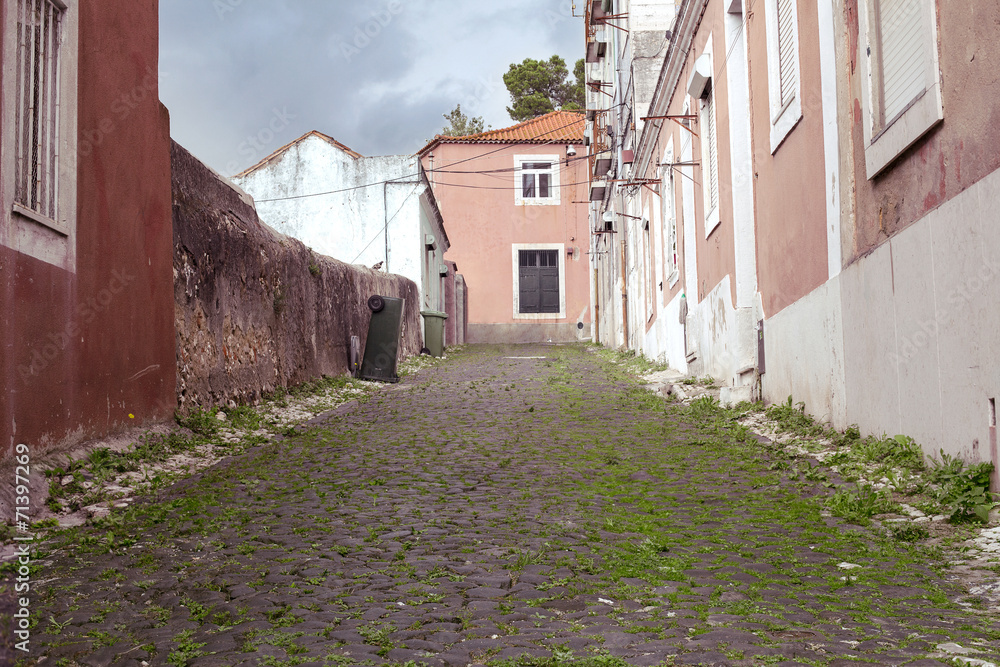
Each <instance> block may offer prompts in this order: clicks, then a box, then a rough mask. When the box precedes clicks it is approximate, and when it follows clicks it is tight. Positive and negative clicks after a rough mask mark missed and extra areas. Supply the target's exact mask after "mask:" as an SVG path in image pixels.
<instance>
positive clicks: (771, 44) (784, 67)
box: [764, 0, 802, 153]
mask: <svg viewBox="0 0 1000 667" xmlns="http://www.w3.org/2000/svg"><path fill="white" fill-rule="evenodd" d="M796 2H797V0H766V3H767V4H766V5H765V10H764V11H765V12H766V31H767V81H768V97H769V99H770V105H771V152H772V153H774V152H775V151H776V150H778V146H780V145H781V142H782V141H784V140H785V137H787V136H788V133H789V132H791V131H792V128H793V127H795V125H796V124H797V123H798V122H799V120H801V119H802V90H801V86H800V77H799V18H798V9H797V6H796Z"/></svg>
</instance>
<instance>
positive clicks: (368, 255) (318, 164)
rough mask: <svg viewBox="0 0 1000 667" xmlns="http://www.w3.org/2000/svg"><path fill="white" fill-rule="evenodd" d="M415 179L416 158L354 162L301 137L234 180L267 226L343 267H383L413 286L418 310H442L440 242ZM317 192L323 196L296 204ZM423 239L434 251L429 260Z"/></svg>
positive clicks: (443, 245)
mask: <svg viewBox="0 0 1000 667" xmlns="http://www.w3.org/2000/svg"><path fill="white" fill-rule="evenodd" d="M420 174H421V169H420V162H419V160H418V159H417V157H415V156H409V155H390V156H382V157H359V158H355V157H353V156H352V155H350V154H348V153H346V152H344V151H343V150H341V149H340V148H338V147H337V146H335V145H333V144H331V143H330V142H329V141H327V140H325V139H323V138H322V137H320V136H317V135H308V136H306V137H305V138H303V139H302V140H300V141H298V142H296V143H293V144H292V145H290V146H289V147H288V148H287V149H285V150H284V152H282V153H280V154H278V155H275V156H274V157H273V158H272V159H271V160H270V161H269V162H267V163H265V164H264V165H263V166H261V167H260V168H258V169H256V170H254V171H253V172H251V173H249V174H247V175H246V176H243V177H237V178H234V179H233V181H234V182H235V183H236V184H237V185H239V186H240V187H242V188H243V189H244V190H246V191H247V192H248V193H249V194H250V195H251V196H252V197H253V198H254V200H255V201H256V206H257V211H258V213H259V215H260V218H261V220H263V221H264V222H266V223H267V224H269V225H270V226H271V227H274V228H275V229H277V230H278V231H280V232H282V233H284V234H287V235H289V236H293V237H295V238H297V239H299V240H300V241H302V242H303V243H305V244H306V245H307V246H309V247H311V248H312V249H313V250H315V251H316V252H317V253H320V254H323V255H328V256H330V257H334V258H336V259H339V260H341V261H344V262H348V263H350V264H362V265H365V266H374V265H375V264H377V263H378V262H383V267H382V268H383V269H384V270H386V271H388V272H390V273H396V274H399V275H402V276H405V277H407V278H409V279H410V280H412V281H414V282H415V283H416V284H417V286H418V288H419V290H420V293H421V298H422V302H421V304H420V305H421V308H422V309H431V310H443V309H444V301H443V295H442V292H441V287H440V280H439V278H440V276H439V275H438V266H440V264H442V263H443V259H444V252H445V251H446V250H447V241H446V236H445V233H444V229H443V227H442V225H441V223H440V221H439V220H438V219H437V217H436V215H435V213H434V209H433V207H432V205H431V203H430V201H431V200H430V198H431V197H432V196H433V195H432V194H431V191H430V189H429V188H428V187H427V184H426V182H425V181H423V180H422V178H421V175H420ZM387 181H389V182H387ZM319 193H330V194H322V195H320V196H309V197H301V195H317V194H319ZM288 197H293V198H292V199H284V198H288ZM269 200H279V201H269ZM427 234H430V235H432V236H434V237H435V239H436V245H437V250H435V251H434V252H433V253H431V254H430V255H429V254H428V253H426V252H425V245H424V237H425V235H427Z"/></svg>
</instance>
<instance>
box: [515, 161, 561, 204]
mask: <svg viewBox="0 0 1000 667" xmlns="http://www.w3.org/2000/svg"><path fill="white" fill-rule="evenodd" d="M533 162H548V163H550V164H551V165H552V168H551V170H550V171H548V172H542V171H541V170H525V169H524V165H525V164H529V163H533ZM525 171H527V172H528V173H532V172H534V173H548V174H550V178H549V196H548V197H525V196H524V193H523V191H522V187H523V185H522V184H523V179H522V176H523V175H524V173H525ZM559 171H560V161H559V156H558V155H515V156H514V203H515V204H517V205H518V206H558V205H559V201H560V200H559Z"/></svg>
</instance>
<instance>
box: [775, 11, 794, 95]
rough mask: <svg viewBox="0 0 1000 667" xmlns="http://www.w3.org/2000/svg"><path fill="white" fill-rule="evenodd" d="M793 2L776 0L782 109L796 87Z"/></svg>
mask: <svg viewBox="0 0 1000 667" xmlns="http://www.w3.org/2000/svg"><path fill="white" fill-rule="evenodd" d="M794 2H795V0H778V77H779V80H780V88H781V106H782V107H784V106H785V105H786V104H788V103H789V102H791V101H792V99H793V98H794V97H795V89H796V87H797V86H798V68H797V67H796V59H797V57H798V54H796V53H795V12H794V9H795V7H794V5H793V3H794Z"/></svg>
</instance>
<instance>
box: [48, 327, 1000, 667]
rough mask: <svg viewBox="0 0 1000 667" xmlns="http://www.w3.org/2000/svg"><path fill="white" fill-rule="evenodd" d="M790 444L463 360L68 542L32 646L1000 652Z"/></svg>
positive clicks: (286, 656) (627, 390) (921, 657)
mask: <svg viewBox="0 0 1000 667" xmlns="http://www.w3.org/2000/svg"><path fill="white" fill-rule="evenodd" d="M514 357H517V358H514ZM529 357H544V358H541V359H539V358H529ZM772 454H773V450H771V449H769V448H768V446H767V444H766V443H760V442H758V441H757V439H755V438H754V437H752V436H751V434H750V433H749V432H748V431H746V430H745V429H743V428H742V427H740V426H738V425H736V424H734V423H733V422H732V420H729V419H726V418H724V417H720V413H719V412H718V411H716V410H713V409H711V408H710V407H709V406H705V405H700V406H699V405H696V406H695V407H694V408H682V407H678V406H673V405H671V404H668V403H666V402H664V401H663V399H661V398H658V397H655V396H653V395H651V394H647V393H645V392H644V391H642V390H641V389H640V388H639V386H638V384H637V383H636V382H635V381H634V380H632V379H631V378H628V377H626V376H625V375H624V374H622V373H621V372H619V371H618V370H617V368H616V367H615V366H613V365H611V364H608V363H606V362H603V361H601V360H600V358H599V357H597V356H596V355H595V354H593V353H592V352H591V351H588V350H587V349H585V348H583V347H577V346H527V347H510V348H500V347H469V348H466V350H464V351H462V352H460V353H457V354H453V355H451V357H450V358H449V359H448V360H446V361H445V362H443V363H442V364H441V365H439V366H437V367H435V368H432V369H427V370H424V371H421V372H420V373H418V374H417V375H415V376H412V377H410V378H407V379H406V381H404V382H403V383H401V384H400V385H398V386H396V387H393V388H391V389H388V390H386V391H384V392H382V393H380V394H377V395H375V396H374V397H372V398H371V399H369V400H368V401H367V402H365V403H362V404H350V405H347V406H344V407H342V408H340V409H339V410H338V411H336V412H335V413H333V414H331V415H327V416H325V417H323V418H320V419H318V420H314V421H313V422H311V423H310V424H309V425H308V427H307V428H306V429H304V431H303V432H302V433H301V434H300V435H297V436H293V437H290V438H288V439H285V440H283V441H280V442H279V443H277V444H275V445H267V446H263V447H261V448H258V449H256V450H254V451H252V452H249V453H247V454H245V455H243V456H241V457H239V458H237V459H233V460H229V461H227V462H224V463H222V464H220V465H218V466H216V467H214V468H212V469H209V470H207V471H204V472H202V473H200V474H198V475H196V476H195V477H193V478H191V479H189V480H188V481H186V482H183V483H181V484H178V485H176V486H175V487H173V488H172V489H171V490H170V491H169V492H168V493H166V494H165V495H164V496H163V497H159V498H154V499H150V500H149V501H147V502H144V503H140V504H138V505H137V506H134V507H133V508H130V509H129V510H127V511H125V512H123V513H120V514H115V515H113V516H112V517H111V518H110V519H106V520H104V521H103V522H102V523H101V524H100V525H99V526H96V527H88V528H84V529H80V530H75V531H72V532H71V533H67V534H66V536H65V538H64V539H66V540H68V541H70V542H71V544H67V545H65V546H63V547H60V548H59V549H58V550H56V551H55V552H54V554H53V555H52V556H51V557H49V558H48V560H47V561H46V562H45V563H44V565H43V566H42V567H41V568H40V570H39V571H38V572H36V573H35V575H34V576H35V577H36V578H37V579H38V583H37V584H36V588H35V590H36V591H37V593H36V594H38V595H43V596H45V597H46V599H45V600H44V601H40V602H39V603H38V606H36V608H34V609H33V612H34V613H35V616H36V618H41V619H44V620H41V621H40V622H39V624H38V625H37V627H36V628H35V629H34V636H33V638H32V655H33V656H36V658H37V656H40V655H45V656H47V657H46V659H45V660H44V661H39V662H40V663H41V664H46V665H51V664H64V665H71V664H79V665H122V666H125V665H128V666H130V667H132V666H136V667H138V666H139V665H142V664H150V665H164V664H170V665H191V667H198V666H209V665H299V664H304V665H406V666H409V667H414V666H417V665H421V664H426V665H463V666H464V665H469V664H474V665H480V664H491V665H504V666H509V665H581V666H582V665H588V666H589V665H593V666H595V667H597V666H600V665H604V666H611V667H615V666H622V665H659V664H663V665H695V664H703V665H765V664H766V665H770V664H780V665H842V664H855V663H857V662H860V663H863V664H864V663H867V664H879V665H904V664H905V665H914V666H922V665H938V664H955V663H953V662H951V659H950V658H948V657H947V656H946V654H945V653H942V652H941V651H940V649H939V648H938V647H939V646H940V645H942V644H946V643H956V644H958V645H959V646H960V647H962V648H963V649H968V650H973V651H977V653H974V654H973V653H970V654H969V655H971V656H974V657H976V658H977V659H982V660H993V659H995V657H996V656H997V655H1000V644H998V642H997V639H998V638H1000V631H998V625H997V623H996V622H995V620H994V619H993V618H992V617H990V616H988V615H984V614H979V613H976V612H975V611H973V610H969V609H963V608H960V607H955V606H954V605H952V604H951V603H950V602H949V597H948V594H949V590H948V588H947V584H946V583H945V582H944V580H943V579H942V578H941V577H940V576H939V575H938V574H937V573H935V571H934V569H933V568H932V567H931V564H932V563H931V561H930V560H929V558H930V555H929V554H928V552H926V551H923V550H920V549H918V548H916V547H913V546H911V545H909V544H906V543H901V542H895V541H892V540H890V539H888V538H884V537H881V536H878V535H876V534H874V533H871V532H869V531H867V530H866V529H862V528H858V527H856V526H851V525H848V524H845V523H842V522H841V521H840V520H838V519H834V518H830V517H824V516H823V514H821V510H822V502H821V501H822V498H821V497H820V494H821V491H825V490H824V489H823V488H822V487H821V486H818V485H817V486H813V485H811V483H810V484H807V485H805V486H803V485H802V484H801V482H798V481H795V482H793V481H790V480H789V479H787V478H785V477H784V476H783V473H782V471H781V470H780V466H775V465H774V462H775V460H774V458H773V457H772ZM848 564H850V565H856V566H860V567H849V566H848ZM953 648H954V650H957V648H955V647H953ZM36 658H33V660H34V659H36ZM968 664H974V663H968Z"/></svg>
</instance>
